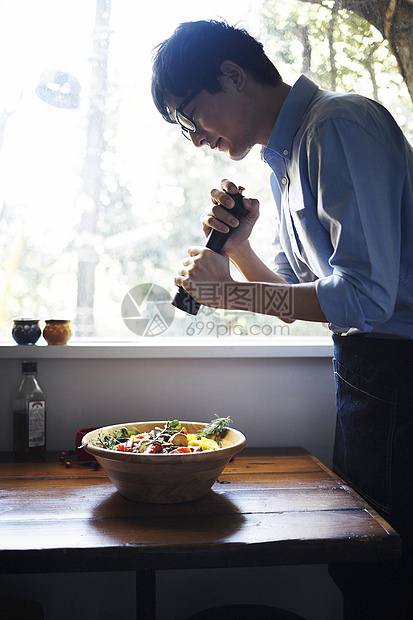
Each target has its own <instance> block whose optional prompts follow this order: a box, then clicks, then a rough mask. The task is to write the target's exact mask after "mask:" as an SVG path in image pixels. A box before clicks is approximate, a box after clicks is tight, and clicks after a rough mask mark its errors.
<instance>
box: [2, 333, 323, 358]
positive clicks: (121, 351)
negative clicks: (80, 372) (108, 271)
mask: <svg viewBox="0 0 413 620" xmlns="http://www.w3.org/2000/svg"><path fill="white" fill-rule="evenodd" d="M331 356H332V341H331V339H330V338H328V337H320V338H294V337H291V338H289V337H280V338H272V339H271V340H265V339H260V340H256V339H252V338H251V339H248V340H246V339H243V338H238V339H237V338H231V339H229V338H228V339H226V340H217V339H206V338H205V339H197V338H194V339H188V338H186V339H185V340H183V339H182V340H180V339H177V338H173V339H167V338H162V339H159V340H156V341H150V342H148V341H147V340H145V342H143V341H139V342H128V341H109V340H108V341H97V340H73V341H72V342H70V343H69V344H68V345H64V346H59V345H56V346H48V345H46V344H36V345H31V346H19V345H16V344H14V343H8V342H7V343H6V342H0V359H27V358H30V359H144V358H148V359H154V358H155V359H174V358H175V359H176V358H181V359H182V358H280V357H281V358H282V357H284V358H314V357H330V358H331Z"/></svg>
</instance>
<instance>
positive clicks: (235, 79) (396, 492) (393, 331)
mask: <svg viewBox="0 0 413 620" xmlns="http://www.w3.org/2000/svg"><path fill="white" fill-rule="evenodd" d="M152 95H153V99H154V102H155V105H156V106H157V108H158V110H159V111H160V112H161V114H162V115H163V117H164V118H165V120H167V121H168V122H173V123H177V124H179V125H180V127H181V129H182V132H183V134H184V135H185V137H187V138H188V139H189V140H191V141H192V142H193V144H194V145H195V146H197V147H200V146H209V147H210V148H212V149H218V150H220V151H222V152H226V153H228V155H229V157H230V158H231V159H234V160H240V159H243V158H244V157H245V156H246V155H247V154H248V153H249V151H250V150H251V148H252V147H253V146H254V145H255V144H260V145H262V147H263V151H262V158H263V160H264V161H265V162H266V163H267V164H268V165H269V166H270V168H271V170H272V175H271V182H272V186H273V191H274V197H275V201H276V208H277V213H278V222H279V227H278V233H277V236H276V239H275V242H274V246H275V257H274V271H272V270H270V269H269V268H268V267H267V266H266V265H264V264H263V263H262V261H261V260H260V259H259V258H258V257H257V255H256V254H255V253H254V252H253V250H252V248H251V246H250V244H249V240H248V239H249V236H250V234H251V231H252V228H253V226H254V223H255V222H256V220H257V218H258V215H259V203H258V201H257V200H255V199H244V205H245V207H246V208H247V209H248V212H249V213H248V215H247V216H246V217H245V218H243V219H242V220H240V221H233V218H232V216H231V213H230V212H229V213H228V212H226V211H225V210H224V209H223V208H222V205H223V206H228V207H231V206H232V205H233V201H232V199H231V198H230V197H228V195H227V194H226V193H225V192H224V191H222V190H224V189H226V190H228V191H230V192H232V193H233V192H235V191H237V188H236V187H235V186H234V185H233V184H232V183H231V182H230V181H227V180H225V181H223V183H222V190H218V189H214V190H212V191H211V198H212V204H211V207H210V209H209V211H208V213H206V214H205V215H204V216H203V227H204V231H205V233H208V232H209V230H210V229H211V228H214V229H216V230H219V231H222V232H228V226H234V225H235V226H236V230H235V232H234V233H233V234H232V235H231V237H230V238H229V239H228V241H227V243H226V244H225V246H224V250H223V252H222V253H221V254H216V253H214V252H212V251H210V250H208V249H205V248H199V247H193V248H190V249H189V250H188V254H189V256H188V258H187V259H186V260H184V263H183V268H182V269H181V270H180V271H179V274H178V275H177V277H176V279H175V282H176V284H177V285H180V286H183V287H184V288H186V289H187V290H188V291H189V292H190V293H191V295H192V296H193V297H195V298H196V299H197V300H198V301H199V302H201V303H204V304H205V305H214V306H215V307H222V308H231V309H243V310H250V311H252V312H262V313H265V314H270V315H276V316H280V317H281V318H282V319H283V320H286V321H293V320H295V319H302V320H307V321H320V322H323V323H324V322H327V323H328V324H329V326H330V329H331V331H332V332H333V339H334V371H335V377H336V389H337V411H338V415H337V428H336V438H335V446H334V468H335V470H336V471H337V472H338V473H339V474H340V475H341V476H342V477H343V478H344V479H346V480H347V481H348V482H349V483H350V484H351V485H352V486H353V487H354V488H355V489H356V490H357V491H359V492H360V494H362V495H363V496H364V497H365V498H366V500H367V501H368V502H369V503H370V504H372V505H373V506H374V507H375V508H376V509H377V510H378V512H380V513H381V514H382V515H383V516H384V517H385V518H386V519H387V520H388V521H389V522H390V523H391V524H392V525H394V527H395V528H396V529H397V531H398V532H399V533H400V534H401V536H402V540H403V557H402V559H401V561H400V562H394V563H391V564H390V563H376V564H371V565H369V566H366V565H363V564H361V565H359V566H357V565H355V566H351V567H349V566H348V565H343V567H342V568H340V567H337V566H332V567H331V573H332V575H333V577H334V579H335V580H336V583H337V584H338V585H339V587H340V588H341V589H342V591H343V595H344V607H345V617H346V618H349V619H350V618H351V620H355V619H357V618H363V619H365V618H374V619H375V620H377V619H380V618H383V620H384V619H385V620H389V619H390V618H411V617H413V580H412V573H413V569H412V563H413V560H412V549H413V540H412V539H413V527H412V525H411V523H412V519H413V499H412V498H413V493H412V490H413V463H412V446H413V406H412V405H413V251H412V249H411V241H410V239H411V237H412V233H413V150H412V148H411V147H410V145H409V144H408V142H407V141H406V139H405V137H404V136H403V134H402V132H401V130H400V129H399V127H398V126H397V124H396V123H395V121H394V120H393V118H392V117H391V115H390V114H389V113H388V112H387V111H386V110H385V109H384V108H383V107H382V106H380V105H379V104H378V103H376V102H374V101H370V100H368V99H366V98H364V97H360V96H358V95H354V94H339V93H332V92H327V91H322V90H320V89H319V88H318V87H317V86H316V85H315V84H314V83H313V82H311V81H310V80H309V79H308V78H306V77H305V76H301V77H300V78H299V79H298V80H297V82H296V83H295V84H294V86H293V87H291V86H289V85H287V84H285V83H284V82H283V81H282V78H281V76H280V75H279V73H278V71H277V70H276V68H275V67H274V66H273V64H272V63H271V62H270V60H269V59H268V58H267V56H266V55H265V53H264V51H263V48H262V45H261V44H260V43H259V42H257V41H256V40H254V39H253V38H252V37H250V36H249V35H248V33H246V32H245V31H243V30H241V29H237V28H233V27H231V26H229V25H228V24H226V23H225V22H213V21H201V22H192V23H191V22H190V23H186V24H181V25H180V26H179V27H178V28H177V29H176V31H175V32H174V34H173V35H172V36H171V38H170V39H168V40H167V41H164V42H163V43H161V44H160V45H159V46H158V48H157V50H156V55H155V58H154V66H153V81H152ZM229 261H232V263H233V264H234V265H235V266H236V267H237V268H238V269H239V271H240V272H241V273H242V274H243V277H244V279H245V280H246V282H243V283H242V291H243V294H242V295H240V294H239V288H240V284H239V283H237V282H234V280H233V279H232V277H231V275H230V269H229ZM208 285H211V286H212V285H213V286H214V291H215V296H214V299H213V303H212V302H211V298H210V295H209V294H207V293H206V292H208ZM286 300H287V301H286Z"/></svg>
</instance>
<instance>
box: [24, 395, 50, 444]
mask: <svg viewBox="0 0 413 620" xmlns="http://www.w3.org/2000/svg"><path fill="white" fill-rule="evenodd" d="M28 406H29V411H28V414H29V448H35V447H37V446H44V445H45V443H46V424H45V421H46V403H45V401H44V400H38V401H36V402H29V403H28Z"/></svg>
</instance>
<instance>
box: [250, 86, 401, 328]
mask: <svg viewBox="0 0 413 620" xmlns="http://www.w3.org/2000/svg"><path fill="white" fill-rule="evenodd" d="M262 157H263V159H264V161H266V162H267V163H268V164H269V165H270V167H271V169H272V171H273V174H272V178H271V183H272V188H273V193H274V197H275V200H276V204H277V211H278V226H277V229H278V233H277V235H276V238H275V240H274V251H275V253H274V270H275V271H276V273H278V274H279V275H280V276H281V277H283V278H284V279H285V280H286V281H287V282H291V283H299V282H311V281H316V291H317V296H318V299H319V302H320V305H321V308H322V310H323V312H324V314H325V316H326V318H327V320H328V321H329V323H330V328H331V329H332V330H333V331H336V332H347V333H354V332H355V331H356V332H370V333H371V334H372V335H375V334H377V335H381V334H389V335H392V336H396V337H397V336H399V337H400V336H401V337H405V338H406V337H407V338H413V149H412V147H411V146H410V145H409V143H408V142H407V140H406V139H405V137H404V136H403V133H402V132H401V130H400V128H399V127H398V126H397V124H396V122H395V121H394V119H393V118H392V116H391V115H390V114H389V112H388V111H387V110H386V109H385V108H383V107H382V106H381V105H380V104H378V103H377V102H374V101H371V100H369V99H366V98H365V97H361V96H359V95H355V94H344V93H335V92H328V91H323V90H321V89H319V88H318V87H317V86H316V85H315V84H314V83H313V82H312V81H311V80H309V79H308V78H306V77H305V76H301V77H300V78H299V79H298V81H297V82H296V84H295V85H294V86H293V88H292V89H291V91H290V92H289V94H288V96H287V98H286V100H285V102H284V104H283V107H282V109H281V112H280V114H279V116H278V119H277V122H276V124H275V126H274V130H273V132H272V135H271V138H270V140H269V142H268V145H267V147H265V148H264V149H263V152H262Z"/></svg>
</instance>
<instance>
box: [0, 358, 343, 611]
mask: <svg viewBox="0 0 413 620" xmlns="http://www.w3.org/2000/svg"><path fill="white" fill-rule="evenodd" d="M119 350H120V349H119ZM78 351H79V352H77V349H76V348H74V347H67V349H66V350H63V349H60V350H59V351H57V352H56V350H54V351H53V352H52V351H51V350H50V349H49V350H47V347H36V348H35V349H30V350H29V349H28V348H26V349H24V351H23V350H22V348H19V347H10V348H3V347H1V351H0V388H1V389H0V415H1V427H2V432H1V433H0V450H2V451H3V450H11V441H12V437H11V398H12V391H13V389H15V388H16V386H17V385H18V382H19V376H20V366H21V359H37V360H38V377H39V380H40V382H41V385H42V386H43V387H44V388H45V390H46V391H47V413H48V438H47V439H48V449H50V450H68V449H71V448H73V447H74V441H75V434H76V430H77V429H78V428H80V427H82V426H99V425H105V424H112V423H116V422H129V421H135V420H136V421H138V420H145V419H148V420H156V419H158V420H162V419H173V418H178V419H181V420H185V419H186V420H200V421H208V420H210V419H212V418H213V417H214V414H215V413H217V414H219V415H223V416H224V415H225V416H227V415H230V416H231V418H232V420H233V426H234V427H236V428H238V429H239V430H241V431H242V432H243V433H244V434H245V435H246V437H247V445H248V446H250V447H256V446H302V447H304V448H306V449H307V450H309V451H311V452H312V453H313V454H315V455H316V456H317V457H318V458H320V459H321V460H322V461H323V462H324V463H326V464H327V465H331V454H332V444H333V436H334V424H335V404H334V381H333V374H332V369H331V355H330V354H329V351H328V350H327V351H326V350H325V349H324V351H325V352H324V353H322V354H320V352H318V353H316V356H315V357H311V353H310V354H309V355H310V356H309V357H301V356H297V357H291V356H290V355H291V352H289V353H287V355H288V356H285V352H284V354H281V356H277V355H275V356H274V351H273V350H272V349H271V350H268V351H267V352H266V351H264V352H263V351H261V353H259V355H258V357H257V356H256V355H255V354H254V353H253V352H252V351H248V352H246V350H245V349H244V348H241V349H236V348H233V349H231V350H230V351H229V354H228V356H224V355H223V352H222V350H219V351H216V350H214V351H211V350H209V351H208V350H206V351H204V354H203V355H202V353H199V351H198V349H197V350H192V351H190V352H189V353H188V351H186V353H185V352H184V354H183V355H182V356H179V355H178V354H177V353H176V352H175V353H174V352H171V350H169V351H167V353H166V354H165V351H163V352H162V351H161V352H160V353H159V351H158V353H155V354H153V353H151V352H149V353H148V354H147V355H146V349H145V350H140V352H139V353H138V354H136V351H134V350H133V351H129V352H127V353H126V354H124V353H122V352H120V353H116V352H115V353H113V352H112V353H110V352H109V354H108V350H107V348H105V347H104V348H102V349H99V350H94V351H93V352H92V353H90V354H88V353H85V349H84V348H80V349H79V350H78ZM175 351H176V350H175ZM29 354H30V355H29ZM108 579H109V577H108V575H107V574H106V575H99V574H94V575H70V576H68V575H58V574H56V575H53V576H48V577H42V576H34V575H29V576H2V577H0V596H1V594H2V593H3V594H5V593H7V594H8V595H10V594H11V593H13V592H14V593H15V594H16V595H19V596H21V594H22V591H25V592H26V593H28V594H30V593H32V595H33V596H35V598H37V600H40V602H42V603H43V605H44V608H45V610H46V620H65V619H66V618H67V619H68V620H69V618H70V619H71V618H73V617H75V616H73V615H72V612H71V610H70V604H71V600H73V597H71V596H70V589H71V588H72V589H73V592H76V591H78V590H79V588H80V589H82V588H84V587H86V586H85V584H89V586H90V587H91V588H93V591H94V594H97V596H94V600H95V601H96V606H95V608H94V609H95V611H91V609H93V606H92V608H91V607H90V606H88V614H87V615H88V617H89V618H90V619H91V620H94V618H96V619H97V618H99V619H100V620H102V619H105V618H108V620H109V618H110V620H112V618H113V617H115V616H114V615H113V613H114V611H116V609H117V608H116V606H115V607H114V608H113V607H112V603H108V597H107V596H106V595H105V593H106V592H107V580H108ZM51 583H53V584H54V585H53V588H50V587H49V586H50V584H51ZM110 583H111V584H112V586H111V590H112V592H113V591H115V590H116V589H119V591H120V592H122V598H124V605H125V611H126V610H128V609H129V613H126V615H125V616H124V617H126V618H129V617H130V618H132V617H134V615H133V614H134V611H133V609H134V591H133V584H134V581H133V575H131V574H130V573H127V574H123V573H119V574H115V573H112V574H111V575H110ZM131 583H132V586H131ZM158 584H159V590H158V591H159V596H158V608H159V620H163V619H164V618H165V620H166V619H168V620H184V618H185V617H186V616H187V615H189V614H190V613H194V612H195V611H197V610H199V609H202V608H203V607H208V606H212V605H213V604H224V603H227V602H228V603H231V602H232V603H233V602H237V601H239V602H263V603H266V604H272V605H275V606H276V605H279V606H283V607H285V608H288V609H290V610H292V611H296V612H297V613H301V614H302V615H303V616H304V617H305V618H307V620H339V618H340V617H341V597H340V595H339V593H338V590H337V589H336V588H335V586H334V585H333V584H332V582H331V581H330V579H329V577H328V575H327V572H326V568H325V567H321V566H318V567H317V566H316V567H312V566H308V567H275V568H262V569H233V570H225V571H223V570H220V571H214V570H208V571H207V570H205V571H174V572H171V571H165V572H160V573H159V576H158ZM175 588H184V589H185V590H188V596H187V598H186V599H185V605H184V608H182V607H179V606H177V605H176V604H174V603H173V602H171V601H173V600H174V599H175V598H176V597H174V590H175ZM67 590H69V593H68V594H64V593H66V591H67ZM99 592H101V597H102V598H103V600H104V601H105V602H102V603H101V602H99V599H100V598H101V597H100V596H99V595H98V593H99ZM208 592H216V593H218V594H217V595H216V596H215V597H214V599H211V597H205V596H202V601H201V599H200V597H199V593H208ZM109 598H111V597H109ZM76 601H77V603H79V602H80V601H79V599H78V597H77V596H76ZM78 617H81V616H78ZM143 620H144V619H143Z"/></svg>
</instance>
